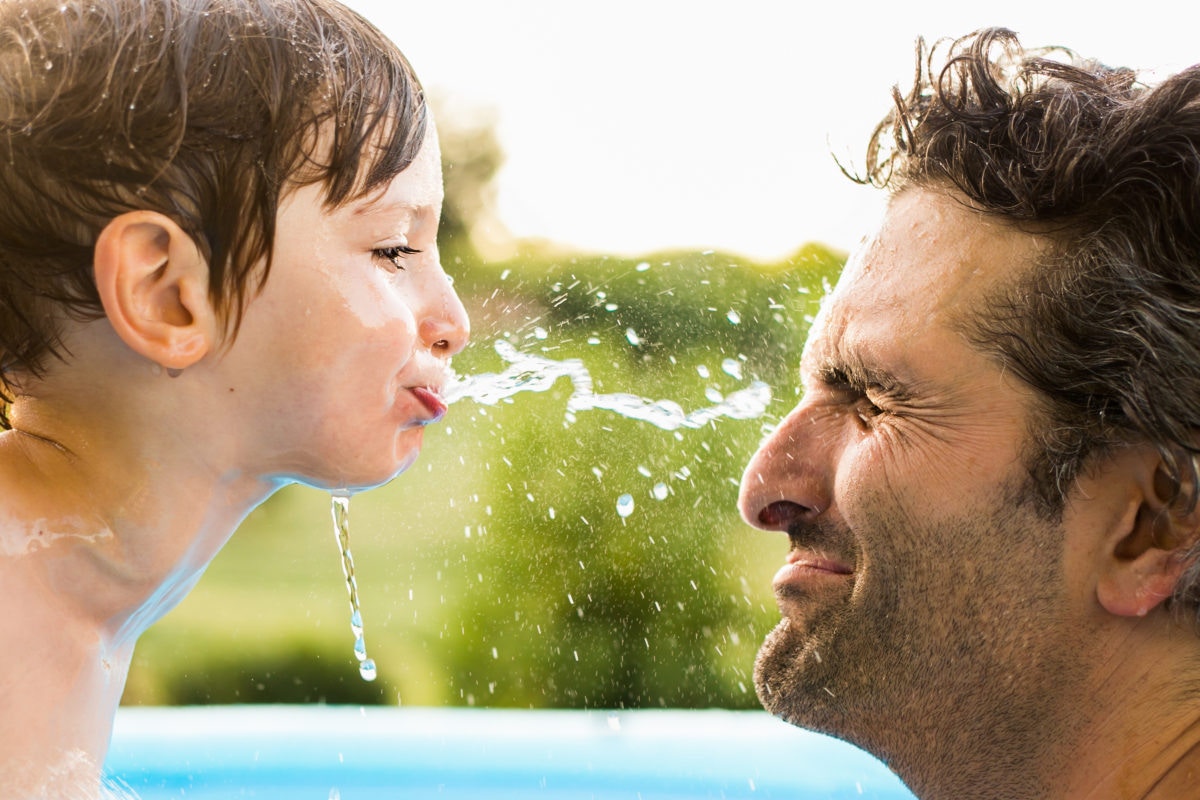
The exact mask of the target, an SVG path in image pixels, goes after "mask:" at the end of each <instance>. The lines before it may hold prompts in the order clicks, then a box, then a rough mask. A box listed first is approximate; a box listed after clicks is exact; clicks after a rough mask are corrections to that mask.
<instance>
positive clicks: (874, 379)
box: [812, 353, 913, 398]
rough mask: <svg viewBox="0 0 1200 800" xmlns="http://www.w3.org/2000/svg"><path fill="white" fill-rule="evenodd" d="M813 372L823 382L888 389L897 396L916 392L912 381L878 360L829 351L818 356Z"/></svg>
mask: <svg viewBox="0 0 1200 800" xmlns="http://www.w3.org/2000/svg"><path fill="white" fill-rule="evenodd" d="M812 374H813V375H814V377H816V378H817V379H818V380H820V381H821V382H822V383H824V384H826V385H829V386H841V387H845V388H848V389H856V390H860V391H861V390H865V389H876V390H882V391H885V392H887V393H888V394H890V395H893V396H895V397H899V398H903V397H909V396H911V395H912V394H913V389H912V387H911V385H910V384H909V383H908V382H907V381H905V380H903V379H902V378H900V376H898V375H897V374H896V373H895V372H892V371H891V370H887V369H884V368H882V367H880V366H877V365H874V364H868V363H866V362H865V361H863V360H862V359H859V358H854V357H848V356H839V355H835V354H832V353H825V354H822V355H821V356H819V357H817V358H816V359H814V362H813V367H812Z"/></svg>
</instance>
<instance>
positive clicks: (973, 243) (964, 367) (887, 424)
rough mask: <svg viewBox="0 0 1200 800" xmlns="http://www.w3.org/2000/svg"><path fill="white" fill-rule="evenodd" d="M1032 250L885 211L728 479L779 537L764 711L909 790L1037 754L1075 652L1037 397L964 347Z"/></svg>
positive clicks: (904, 197) (1020, 241)
mask: <svg viewBox="0 0 1200 800" xmlns="http://www.w3.org/2000/svg"><path fill="white" fill-rule="evenodd" d="M1037 246H1038V243H1037V241H1036V240H1034V239H1032V238H1031V237H1029V236H1026V235H1023V234H1018V233H1015V232H1013V231H1010V230H1008V229H1006V228H1003V227H1001V226H999V225H997V224H996V223H992V222H988V221H987V220H985V219H983V218H982V217H981V215H979V214H978V213H976V212H974V211H973V210H970V209H968V208H965V207H964V206H963V205H962V204H961V203H960V202H959V201H958V200H957V199H956V198H955V197H952V196H949V195H948V194H947V193H945V192H937V191H932V190H924V189H910V190H907V191H906V192H903V193H901V194H900V195H899V196H897V197H896V198H894V199H893V201H892V203H891V205H890V207H889V210H888V212H887V215H886V217H885V219H884V221H883V223H882V225H881V227H880V229H879V230H878V232H877V233H876V234H875V235H874V236H873V237H872V238H870V239H869V240H868V241H866V242H865V243H864V245H863V246H862V247H861V248H860V249H859V251H858V252H857V253H856V254H855V255H854V257H853V258H852V259H851V261H850V263H849V264H848V265H847V267H846V269H845V271H844V273H843V275H842V278H841V280H840V281H839V283H838V286H837V289H836V290H835V291H834V292H833V294H832V295H831V296H830V297H829V298H827V300H826V302H825V303H824V305H823V306H822V309H821V311H820V313H819V315H818V317H817V319H816V321H815V323H814V325H813V328H812V331H811V333H810V336H809V339H808V342H807V345H806V348H805V351H804V355H803V358H802V363H801V378H802V381H803V385H804V396H803V400H802V401H801V402H800V404H799V405H798V406H797V407H796V408H795V409H794V410H793V411H792V412H791V413H790V414H789V415H788V416H787V417H786V418H785V419H784V420H783V421H782V422H781V423H780V425H779V426H778V427H777V428H776V430H775V431H774V432H773V433H772V434H771V435H770V436H769V437H768V438H767V439H766V440H765V441H764V442H763V444H762V446H761V448H760V449H759V451H758V452H757V453H756V454H755V456H754V458H753V459H752V461H751V462H750V464H749V465H748V467H747V469H746V471H745V475H744V477H743V479H742V486H741V497H740V501H739V502H740V508H741V512H742V514H743V516H744V517H745V519H746V520H747V521H748V522H750V523H751V524H753V525H755V526H757V527H760V528H764V529H767V530H775V531H783V532H786V533H787V534H788V538H789V542H790V550H789V553H788V555H787V558H786V562H785V565H784V566H783V568H782V569H780V570H779V572H778V573H777V574H776V576H775V579H774V588H775V594H776V597H777V599H778V603H779V608H780V611H781V615H782V619H781V621H780V623H779V625H778V626H777V627H776V628H775V630H774V631H773V632H772V633H771V634H770V635H769V636H768V637H767V639H766V641H765V643H764V644H763V647H762V649H761V651H760V654H759V658H758V661H757V664H756V675H755V679H756V685H757V688H758V691H759V695H760V698H761V699H762V702H763V703H764V705H765V706H766V707H767V708H768V709H769V710H771V711H772V712H774V713H776V714H778V715H780V716H782V717H783V718H785V719H787V720H788V721H790V722H793V723H795V724H799V725H803V726H805V727H810V728H814V729H817V730H821V731H825V732H829V733H832V734H835V735H837V736H840V737H843V738H846V739H849V740H850V741H852V742H855V743H857V744H859V745H860V746H862V747H864V748H866V749H868V750H870V751H871V752H873V753H875V754H876V755H878V756H881V757H882V758H884V759H885V760H887V761H888V762H889V764H890V765H892V766H893V768H894V769H896V770H897V771H898V772H900V773H901V775H902V777H906V780H907V779H908V778H910V777H911V776H913V775H923V774H932V773H938V772H941V771H947V770H948V771H951V772H953V771H955V769H957V771H958V773H959V774H961V775H963V777H964V779H965V780H968V781H971V780H973V779H975V778H978V777H979V776H978V775H976V776H970V775H969V771H968V770H964V769H961V768H957V767H954V766H947V765H950V764H953V762H954V760H955V759H961V758H963V757H964V756H965V757H967V758H968V759H969V753H970V752H971V749H972V748H975V747H978V746H979V745H978V743H979V742H981V741H983V740H986V741H988V742H997V741H1001V742H1003V741H1007V742H1010V743H1011V746H1012V747H1013V748H1014V752H1015V753H1016V754H1020V753H1022V752H1027V751H1028V750H1027V748H1030V747H1041V746H1042V744H1044V742H1045V741H1046V740H1051V741H1052V740H1053V737H1054V735H1055V732H1056V731H1057V730H1058V728H1057V721H1058V719H1059V715H1060V711H1061V708H1062V706H1061V703H1063V702H1069V695H1071V694H1072V693H1073V691H1078V690H1077V689H1076V690H1070V689H1068V690H1066V692H1065V695H1064V693H1063V692H1061V691H1060V690H1061V689H1062V687H1063V686H1065V685H1066V686H1069V684H1070V682H1071V681H1075V682H1076V685H1079V684H1078V681H1079V678H1080V676H1081V675H1082V672H1083V670H1084V666H1083V664H1084V663H1085V661H1084V654H1085V653H1086V652H1087V651H1088V650H1089V645H1088V644H1087V642H1088V634H1087V631H1088V628H1089V623H1088V620H1087V618H1086V612H1085V609H1084V604H1083V603H1082V602H1078V601H1079V596H1078V594H1077V593H1075V592H1073V590H1072V588H1071V587H1070V584H1069V582H1068V580H1067V578H1066V575H1067V572H1068V570H1069V568H1070V567H1069V565H1068V564H1067V562H1066V556H1067V554H1068V550H1067V547H1066V542H1067V537H1066V535H1065V529H1064V525H1065V526H1069V525H1070V524H1071V523H1070V521H1069V520H1067V521H1065V522H1064V523H1063V524H1062V525H1060V524H1058V523H1051V522H1048V521H1046V520H1044V519H1042V518H1040V517H1039V516H1038V514H1037V513H1036V512H1035V511H1034V508H1033V506H1032V504H1031V503H1029V502H1027V500H1026V498H1027V497H1028V493H1027V490H1026V481H1027V479H1028V478H1027V473H1026V471H1025V469H1024V467H1023V463H1022V460H1021V455H1022V449H1023V448H1024V447H1025V446H1026V442H1027V433H1028V425H1029V419H1030V409H1031V407H1032V395H1031V392H1030V390H1029V389H1028V388H1027V387H1025V386H1023V385H1021V384H1020V383H1019V382H1018V381H1016V380H1015V379H1013V378H1012V377H1010V376H1007V375H1005V373H1004V371H1003V370H1002V369H1001V368H1000V366H999V365H998V364H997V363H995V362H993V361H992V360H990V359H989V358H987V357H985V356H984V355H983V354H981V353H980V352H978V351H977V350H976V349H975V348H974V347H973V346H972V344H971V343H970V342H969V341H967V339H966V337H965V336H964V333H963V324H962V323H963V319H964V317H963V312H964V311H965V310H966V309H970V308H971V307H972V305H973V304H975V303H977V302H980V299H981V297H982V296H983V294H984V292H986V290H988V289H989V288H993V287H995V286H996V285H997V284H998V282H999V281H1003V280H1005V279H1006V278H1007V277H1010V276H1011V275H1012V274H1013V270H1014V269H1016V268H1019V266H1020V265H1026V264H1029V263H1030V261H1031V259H1032V258H1033V257H1034V256H1035V255H1036V252H1037V251H1036V248H1037ZM1051 691H1053V693H1054V694H1056V695H1057V697H1056V699H1055V700H1054V701H1053V702H1052V703H1050V702H1047V700H1046V697H1047V694H1048V693H1049V692H1051ZM989 758H992V759H994V761H995V763H996V764H999V763H1000V762H1001V761H1002V759H1003V758H1004V756H1002V755H997V754H992V755H991V756H989ZM1038 777H1039V776H1036V775H1032V776H1029V780H1030V781H1036V780H1038ZM976 785H978V784H976ZM1035 785H1036V784H1035ZM1026 788H1027V789H1028V788H1029V787H1026ZM1013 790H1014V794H1013V795H1012V796H1019V795H1020V791H1019V787H1013ZM1031 791H1032V792H1033V794H1034V795H1036V789H1031ZM946 796H954V795H953V794H950V795H946ZM961 796H967V795H961Z"/></svg>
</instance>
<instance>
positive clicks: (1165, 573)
mask: <svg viewBox="0 0 1200 800" xmlns="http://www.w3.org/2000/svg"><path fill="white" fill-rule="evenodd" d="M1131 451H1133V452H1129V453H1126V454H1125V456H1124V457H1118V460H1119V461H1120V462H1122V463H1121V465H1120V467H1118V470H1119V472H1120V473H1122V474H1124V476H1125V478H1126V479H1129V480H1132V481H1133V484H1132V486H1131V487H1130V488H1132V489H1133V492H1132V494H1131V497H1132V498H1133V499H1134V501H1135V505H1136V507H1135V505H1134V504H1131V506H1130V513H1128V514H1126V515H1125V517H1124V523H1123V524H1122V525H1121V526H1120V527H1119V528H1115V529H1114V530H1113V531H1112V532H1111V533H1110V535H1109V536H1108V538H1107V539H1106V541H1105V542H1104V550H1103V552H1102V553H1101V556H1102V563H1101V569H1100V574H1099V580H1098V583H1097V586H1096V594H1097V598H1098V599H1099V601H1100V604H1101V605H1102V606H1103V607H1104V608H1105V609H1106V610H1107V611H1108V612H1109V613H1112V614H1116V615H1118V616H1137V617H1144V616H1146V615H1147V614H1149V613H1150V612H1151V611H1152V610H1153V609H1154V608H1156V607H1158V606H1160V605H1161V604H1162V603H1163V601H1165V600H1166V599H1167V598H1169V597H1170V596H1171V595H1172V594H1173V593H1174V592H1175V587H1176V584H1177V583H1178V581H1179V576H1180V575H1181V574H1182V573H1183V571H1184V569H1185V568H1186V567H1187V566H1188V563H1189V555H1188V554H1189V551H1190V550H1191V548H1192V546H1193V545H1195V544H1196V542H1197V539H1198V538H1200V506H1198V507H1194V508H1189V507H1188V504H1187V503H1186V502H1184V501H1181V500H1178V499H1174V500H1173V499H1172V497H1171V495H1172V481H1171V480H1170V478H1169V477H1168V472H1167V469H1166V465H1165V464H1164V462H1163V460H1162V456H1161V455H1160V454H1159V453H1158V452H1157V450H1156V449H1155V448H1153V447H1150V446H1148V445H1146V446H1137V447H1133V448H1131ZM1185 477H1186V476H1185ZM1190 488H1191V486H1190V484H1185V485H1184V489H1185V492H1184V495H1185V497H1186V495H1187V491H1186V490H1188V489H1190Z"/></svg>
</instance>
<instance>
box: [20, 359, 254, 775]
mask: <svg viewBox="0 0 1200 800" xmlns="http://www.w3.org/2000/svg"><path fill="white" fill-rule="evenodd" d="M164 380H165V379H164ZM133 396H134V395H133V394H128V395H127V397H133ZM27 399H28V398H22V399H19V400H18V402H17V404H16V407H15V408H14V413H13V415H12V421H13V427H14V429H13V430H11V431H7V432H4V433H0V498H3V502H0V607H3V608H4V609H5V613H4V615H3V620H2V621H0V641H3V642H4V648H3V652H0V709H4V712H3V713H2V714H0V779H4V780H5V782H6V789H8V790H13V791H18V796H23V795H21V791H24V790H23V789H21V787H14V786H12V785H11V784H10V783H9V782H8V779H9V778H10V777H11V778H12V780H15V781H18V782H21V781H24V782H25V784H26V785H27V787H29V788H28V792H27V794H29V795H30V796H42V794H44V795H45V796H48V797H57V796H64V795H65V796H71V797H75V796H80V797H90V796H91V794H89V793H82V790H80V791H76V787H77V786H78V787H87V786H91V787H92V789H94V788H95V786H96V785H97V784H98V777H99V768H100V765H101V764H102V763H103V760H104V757H105V753H106V750H107V746H108V737H109V733H110V731H111V726H112V718H113V715H114V714H115V713H116V709H117V706H118V704H119V702H120V698H121V694H122V692H123V688H124V683H125V676H126V673H127V671H128V668H129V663H130V659H131V657H132V653H133V647H134V644H135V642H136V640H137V637H138V635H139V634H141V632H142V631H144V630H145V629H146V628H147V627H149V626H150V625H151V624H152V623H153V622H154V621H155V620H157V619H158V618H160V617H161V616H162V615H163V614H165V613H166V612H167V611H169V610H170V609H171V608H172V607H174V606H175V605H176V604H177V603H178V602H179V601H180V600H182V599H183V597H184V596H185V595H186V594H187V592H188V590H189V589H191V587H192V585H193V584H194V583H195V582H196V580H198V579H199V577H200V575H201V574H202V572H203V570H204V568H205V566H207V564H208V563H209V561H210V560H211V559H212V558H213V556H214V555H215V554H216V553H217V551H218V550H219V549H220V547H221V546H222V545H223V544H224V543H225V541H226V540H227V539H228V538H229V536H230V535H232V533H233V532H234V530H235V529H236V527H237V525H238V524H239V523H240V522H241V520H242V518H243V517H244V516H245V514H247V513H248V512H249V511H250V510H251V509H252V508H253V507H254V506H255V505H257V504H258V503H260V502H261V501H262V500H263V499H265V497H266V496H267V495H269V494H270V493H271V492H272V491H273V490H274V489H275V488H277V486H275V485H273V484H271V483H270V482H268V481H265V480H262V479H257V478H253V477H247V476H245V475H244V474H243V475H238V474H233V473H229V472H226V473H220V472H218V471H216V470H213V469H210V468H208V466H207V465H208V464H211V463H218V458H219V456H220V455H221V454H220V453H216V452H213V450H214V449H215V448H216V447H219V446H221V445H220V443H219V442H217V443H215V444H210V443H209V442H210V441H211V440H212V439H213V438H214V437H211V436H210V437H208V440H209V441H206V439H205V437H204V436H203V432H202V431H200V430H199V426H197V427H196V428H195V429H192V430H187V429H186V427H179V426H177V429H176V430H175V435H172V436H164V435H162V433H163V431H162V430H158V431H155V434H156V435H153V436H144V435H138V434H137V433H136V432H135V431H136V430H137V429H136V428H135V427H131V425H132V423H131V420H134V419H140V420H142V421H143V422H145V423H146V424H147V425H151V426H153V425H160V427H161V425H162V424H163V419H165V417H166V416H167V414H166V413H165V412H162V411H156V409H155V407H154V403H156V402H160V401H150V402H148V403H147V404H146V405H143V406H142V407H141V408H139V407H138V401H137V400H136V399H135V400H134V401H133V402H132V404H131V405H129V406H128V407H125V408H112V407H107V408H106V403H104V402H103V398H101V402H99V403H97V405H96V406H95V407H94V408H91V409H85V410H84V411H83V412H81V413H82V417H79V418H77V417H76V416H75V415H74V413H72V411H73V410H72V409H68V411H67V413H61V407H59V406H55V407H54V410H55V413H50V407H49V406H45V405H42V404H39V403H37V402H28V403H26V402H24V401H25V400H27ZM106 414H107V415H108V416H107V417H105V418H106V419H107V421H108V423H109V424H107V425H104V424H100V423H99V421H98V420H99V419H100V418H102V417H104V415H106ZM156 414H157V415H159V419H157V420H156V419H155V416H156ZM216 438H218V439H219V438H220V437H216ZM151 442H157V443H159V444H158V445H157V449H154V448H152V447H151V445H150V444H149V443H151ZM164 443H168V444H164ZM206 448H211V449H210V450H208V451H206ZM6 717H7V718H8V719H11V720H22V721H23V722H22V725H21V728H20V730H16V729H10V728H9V727H7V726H6V725H5V724H4V718H6ZM30 720H34V721H36V722H35V724H33V725H30V724H29V721H30ZM48 780H49V781H50V782H51V783H50V786H51V787H52V788H50V789H48V790H46V791H45V792H42V789H41V788H36V787H41V786H42V784H44V783H45V782H46V781H48Z"/></svg>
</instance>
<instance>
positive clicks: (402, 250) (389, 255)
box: [371, 244, 421, 269]
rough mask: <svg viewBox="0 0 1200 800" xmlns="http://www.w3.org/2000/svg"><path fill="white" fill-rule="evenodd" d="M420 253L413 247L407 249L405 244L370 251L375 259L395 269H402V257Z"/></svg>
mask: <svg viewBox="0 0 1200 800" xmlns="http://www.w3.org/2000/svg"><path fill="white" fill-rule="evenodd" d="M419 252H421V251H420V250H418V249H416V248H415V247H409V246H408V245H406V244H398V245H395V246H394V247H380V248H378V249H376V250H372V251H371V253H372V255H374V256H375V257H376V258H381V259H383V260H384V261H387V262H388V263H390V264H391V265H392V266H393V267H395V268H396V269H404V257H405V256H414V255H416V254H417V253H419Z"/></svg>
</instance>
